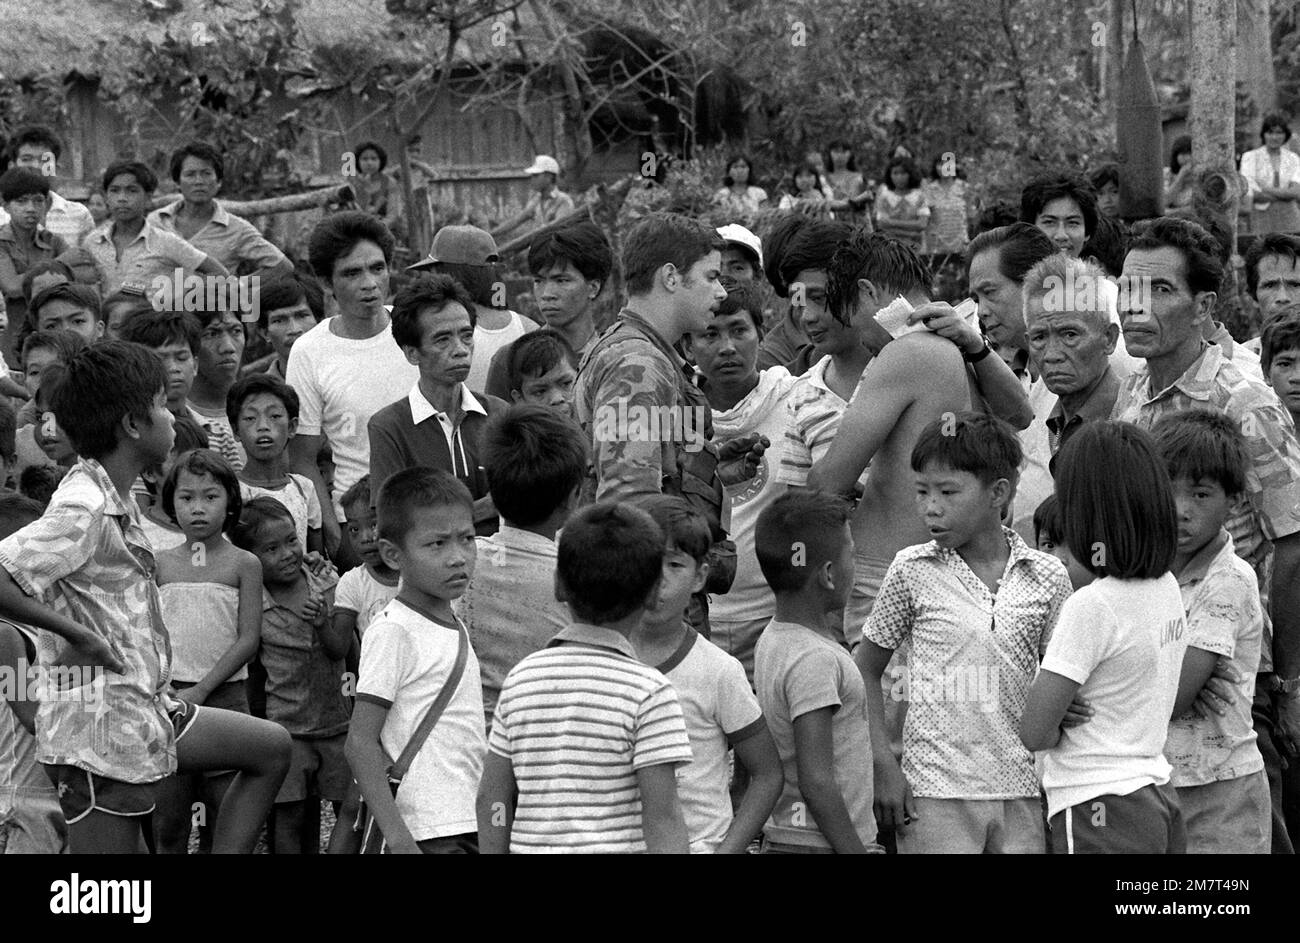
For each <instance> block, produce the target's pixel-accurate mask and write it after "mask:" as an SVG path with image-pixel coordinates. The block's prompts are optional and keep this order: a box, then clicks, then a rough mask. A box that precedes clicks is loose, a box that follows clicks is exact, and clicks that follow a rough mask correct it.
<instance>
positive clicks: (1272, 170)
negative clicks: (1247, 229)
mask: <svg viewBox="0 0 1300 943" xmlns="http://www.w3.org/2000/svg"><path fill="white" fill-rule="evenodd" d="M1260 138H1261V139H1262V140H1263V142H1264V146H1263V147H1257V148H1255V150H1253V151H1247V152H1246V153H1245V154H1242V155H1241V175H1242V176H1243V177H1245V178H1246V182H1247V184H1248V186H1249V188H1250V189H1249V191H1248V195H1249V196H1250V199H1251V209H1252V211H1253V212H1252V218H1251V224H1252V227H1251V228H1252V229H1254V231H1255V232H1257V233H1269V232H1300V154H1297V153H1296V152H1295V151H1293V150H1291V149H1290V148H1288V147H1284V146H1283V145H1284V144H1286V142H1287V141H1289V140H1290V139H1291V128H1290V127H1289V126H1288V125H1287V123H1286V119H1284V118H1283V117H1282V116H1281V115H1269V116H1268V117H1266V118H1265V119H1264V122H1263V126H1262V127H1261V130H1260Z"/></svg>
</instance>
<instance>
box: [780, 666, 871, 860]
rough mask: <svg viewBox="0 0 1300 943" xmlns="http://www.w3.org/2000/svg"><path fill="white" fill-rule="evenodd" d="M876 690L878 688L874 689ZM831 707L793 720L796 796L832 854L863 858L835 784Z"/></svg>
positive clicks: (860, 841) (862, 846) (856, 835)
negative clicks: (797, 783)
mask: <svg viewBox="0 0 1300 943" xmlns="http://www.w3.org/2000/svg"><path fill="white" fill-rule="evenodd" d="M877 687H879V686H877ZM834 713H835V708H833V707H821V708H818V709H817V710H814V711H809V712H808V713H806V714H800V715H799V716H798V717H796V718H795V719H794V754H795V765H796V766H797V768H798V771H799V793H800V794H801V795H802V796H803V797H804V800H805V801H806V802H807V803H808V811H809V812H811V813H812V816H813V820H814V821H816V823H817V828H818V829H819V830H820V831H821V833H822V834H823V835H825V836H826V840H827V841H828V842H830V843H831V847H832V848H834V849H835V853H836V854H840V855H854V854H856V855H863V854H866V853H867V849H866V846H865V845H863V844H862V839H861V838H859V837H858V830H857V829H856V828H854V827H853V820H852V819H851V818H849V810H848V808H847V807H846V806H845V805H844V796H843V795H842V794H841V793H840V786H839V783H837V782H836V781H835V746H834V741H833V739H832V737H831V716H832V715H833V714H834Z"/></svg>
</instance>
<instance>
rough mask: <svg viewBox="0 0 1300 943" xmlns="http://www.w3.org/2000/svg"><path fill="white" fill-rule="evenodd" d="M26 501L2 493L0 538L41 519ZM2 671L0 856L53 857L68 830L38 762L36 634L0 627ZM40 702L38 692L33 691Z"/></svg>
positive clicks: (4, 624)
mask: <svg viewBox="0 0 1300 943" xmlns="http://www.w3.org/2000/svg"><path fill="white" fill-rule="evenodd" d="M43 510H44V509H43V508H42V507H41V505H39V504H37V503H36V502H35V501H33V500H31V499H30V498H25V497H23V496H22V495H19V494H14V493H13V492H4V493H0V538H4V537H8V536H9V535H10V534H12V533H13V532H14V531H16V530H18V529H19V528H21V527H26V526H27V525H28V524H30V523H31V522H32V521H34V520H36V519H37V518H38V517H40V516H41V512H42V511H43ZM0 671H3V672H5V673H6V674H7V675H8V676H9V677H10V678H12V679H14V683H13V684H12V685H9V686H7V687H8V690H7V691H6V692H5V695H4V699H0V855H22V854H37V855H57V854H61V853H63V852H65V851H67V847H68V825H67V823H66V822H65V821H64V820H63V810H62V809H60V808H59V794H58V792H57V791H56V790H55V788H54V787H53V786H52V785H51V784H50V780H49V777H47V776H46V775H45V771H44V770H43V769H41V764H40V763H38V762H37V761H36V736H35V733H36V704H37V701H36V700H32V699H29V697H28V695H29V694H30V693H32V686H31V684H30V683H29V682H30V680H31V679H32V678H33V677H34V676H36V674H37V671H38V669H37V667H36V632H35V631H34V630H32V629H30V628H27V627H25V626H21V625H15V624H14V623H12V622H4V621H0ZM35 693H36V695H37V697H38V698H39V696H40V689H39V686H38V687H37V689H36V691H35Z"/></svg>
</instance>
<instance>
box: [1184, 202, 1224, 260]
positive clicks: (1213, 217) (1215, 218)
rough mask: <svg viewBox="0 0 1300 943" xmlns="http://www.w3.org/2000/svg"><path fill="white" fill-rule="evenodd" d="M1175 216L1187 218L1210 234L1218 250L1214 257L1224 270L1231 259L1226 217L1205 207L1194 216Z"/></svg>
mask: <svg viewBox="0 0 1300 943" xmlns="http://www.w3.org/2000/svg"><path fill="white" fill-rule="evenodd" d="M1177 218H1180V219H1188V220H1190V221H1191V222H1193V223H1195V224H1196V225H1198V226H1200V227H1201V228H1202V229H1204V230H1205V231H1206V232H1207V233H1209V234H1210V238H1211V239H1213V240H1214V245H1215V248H1217V249H1218V250H1219V251H1218V254H1217V255H1216V256H1215V258H1217V259H1218V260H1219V263H1220V264H1221V265H1222V266H1223V267H1224V270H1225V271H1226V270H1227V268H1228V266H1229V264H1230V263H1231V261H1232V227H1231V226H1229V225H1228V219H1227V217H1226V216H1223V215H1222V214H1220V213H1216V212H1215V211H1213V210H1208V209H1207V210H1206V211H1204V212H1201V213H1197V214H1196V215H1195V216H1179V217H1177Z"/></svg>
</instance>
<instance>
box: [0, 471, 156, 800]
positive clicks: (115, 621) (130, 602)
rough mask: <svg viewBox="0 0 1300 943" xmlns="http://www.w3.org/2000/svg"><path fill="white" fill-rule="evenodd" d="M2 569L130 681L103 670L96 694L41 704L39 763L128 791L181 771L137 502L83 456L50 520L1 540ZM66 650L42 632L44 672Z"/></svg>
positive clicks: (150, 567)
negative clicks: (73, 625) (89, 634)
mask: <svg viewBox="0 0 1300 943" xmlns="http://www.w3.org/2000/svg"><path fill="white" fill-rule="evenodd" d="M0 566H2V567H4V568H5V569H6V570H7V571H8V572H9V575H10V576H12V577H13V579H14V582H16V583H17V584H18V586H19V587H20V588H21V589H22V590H23V592H25V593H26V594H27V595H29V596H32V597H34V598H36V599H38V600H40V601H41V602H42V603H45V604H46V605H48V606H49V607H50V608H52V609H53V610H54V611H55V612H57V613H59V614H60V615H62V616H66V617H67V618H69V619H72V620H73V621H75V622H77V623H79V624H81V625H83V626H85V627H86V628H88V629H91V630H92V631H95V632H98V633H99V634H100V635H102V636H103V637H104V638H105V639H107V641H108V643H109V645H110V646H112V648H113V650H114V651H115V652H116V653H117V654H118V656H119V657H121V658H122V660H123V661H125V662H126V673H125V674H117V673H116V672H105V675H104V679H103V681H102V683H101V682H94V684H95V685H96V687H97V690H95V691H87V690H85V689H84V688H78V689H76V690H75V691H72V692H69V696H68V697H67V698H49V699H46V700H42V701H41V704H40V707H39V708H38V711H37V715H36V735H37V747H38V756H37V758H38V759H39V760H40V761H41V762H42V763H55V764H67V765H71V766H77V767H80V768H81V769H85V770H89V771H90V772H92V773H95V774H96V775H99V776H106V777H108V778H110V779H116V780H119V781H122V782H128V783H149V782H154V781H156V780H159V779H162V778H163V777H164V776H167V775H168V774H170V773H173V772H175V770H176V738H175V735H174V733H173V730H172V725H171V722H170V721H169V720H168V717H167V710H168V708H169V707H174V706H175V705H176V703H177V702H176V701H175V700H174V699H173V698H172V697H171V695H170V693H169V692H168V691H167V682H168V679H169V678H170V675H171V642H170V640H169V638H168V635H167V628H166V626H165V625H164V623H163V618H162V608H161V605H160V603H159V599H158V587H157V585H156V584H155V583H154V557H153V550H152V548H151V547H150V545H149V539H148V538H147V537H146V536H145V534H144V531H143V530H141V528H140V518H139V511H138V510H137V509H136V506H135V503H134V502H132V501H124V500H123V499H122V496H121V495H119V494H118V492H117V489H116V488H115V487H114V485H113V482H112V480H111V479H110V478H109V477H108V473H107V472H106V471H105V470H104V467H103V466H102V465H100V464H99V462H97V461H95V460H94V459H84V458H83V459H81V460H80V461H78V462H77V464H76V465H74V466H73V467H72V470H71V471H69V472H68V474H67V476H66V477H65V478H64V479H63V481H62V483H61V484H60V485H59V488H58V490H57V491H56V492H55V493H54V497H53V499H52V500H51V501H50V506H49V508H47V509H46V511H45V514H44V515H43V516H42V517H40V518H39V519H38V520H36V521H33V522H32V523H31V524H28V525H27V526H26V527H24V528H23V529H22V530H19V531H18V532H16V533H15V534H13V535H11V536H10V537H8V538H6V539H5V540H3V541H0ZM62 645H63V641H62V639H60V638H58V637H57V636H55V635H53V634H51V633H49V632H42V633H41V637H40V651H39V655H40V662H41V664H43V665H45V664H49V662H50V661H51V660H52V659H53V658H54V657H55V656H56V655H57V654H58V652H59V650H60V648H61V647H62ZM92 695H93V696H92Z"/></svg>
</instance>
